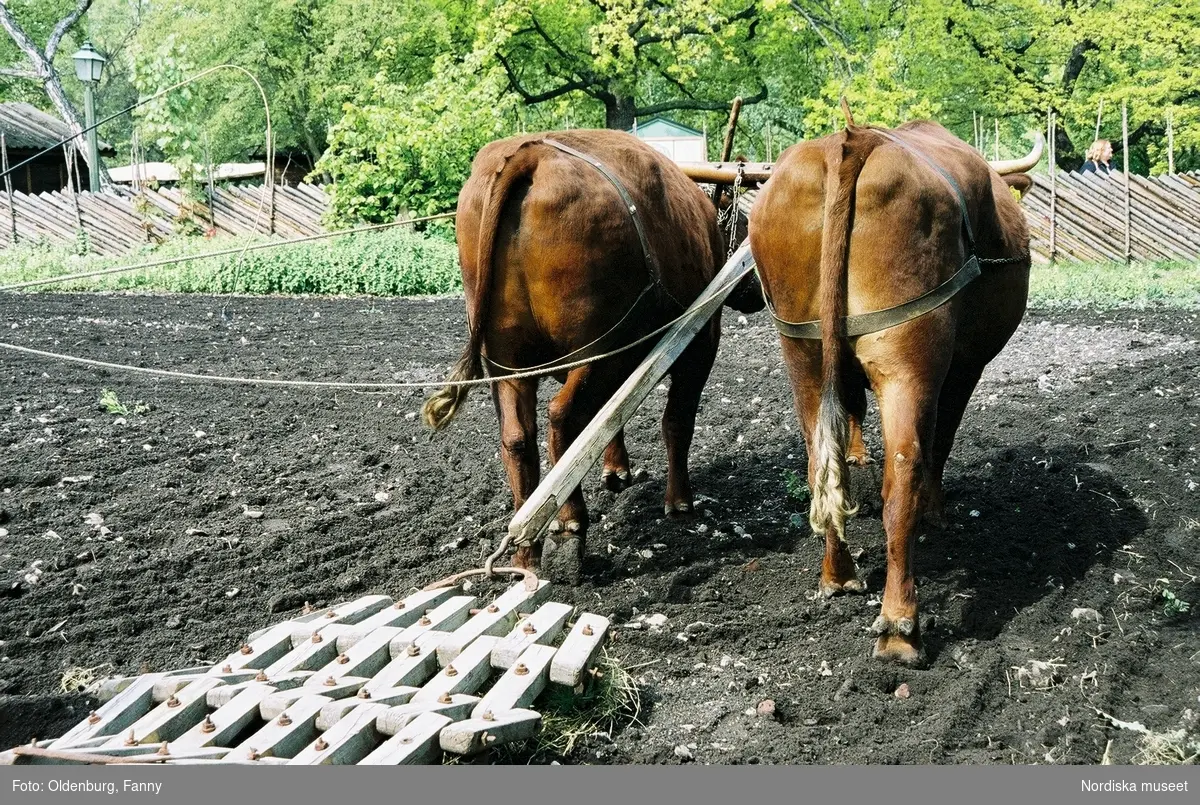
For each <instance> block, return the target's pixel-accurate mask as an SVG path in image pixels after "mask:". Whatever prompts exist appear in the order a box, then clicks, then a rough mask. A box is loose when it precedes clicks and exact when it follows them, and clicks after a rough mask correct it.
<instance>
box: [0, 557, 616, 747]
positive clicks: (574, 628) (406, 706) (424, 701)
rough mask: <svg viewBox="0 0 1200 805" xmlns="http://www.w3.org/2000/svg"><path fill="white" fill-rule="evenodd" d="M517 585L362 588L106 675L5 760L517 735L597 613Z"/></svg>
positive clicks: (582, 664)
mask: <svg viewBox="0 0 1200 805" xmlns="http://www.w3.org/2000/svg"><path fill="white" fill-rule="evenodd" d="M549 593H550V583H549V582H548V581H544V580H543V581H535V582H532V583H527V582H525V581H522V582H518V583H517V584H516V585H514V586H512V587H510V588H509V589H508V590H506V591H505V592H504V593H503V594H501V595H500V596H499V597H498V598H496V599H495V600H494V601H492V602H491V603H490V604H484V603H482V602H480V601H478V600H477V599H476V597H475V596H472V595H466V594H463V590H462V587H461V586H450V587H443V588H440V589H434V590H429V589H427V590H423V591H421V592H418V593H414V594H413V595H410V596H408V597H407V598H404V599H402V600H400V601H393V600H392V599H391V598H389V597H388V596H383V595H370V596H366V597H363V598H359V599H358V600H356V601H348V602H345V603H342V604H339V605H337V606H334V607H330V608H329V609H323V610H319V611H315V612H311V613H308V614H306V615H302V616H300V617H298V618H293V619H291V620H287V621H284V622H282V623H279V624H276V625H274V626H272V627H270V628H267V629H263V630H261V631H258V632H255V633H254V634H252V635H250V636H249V637H248V638H247V640H246V642H245V643H244V644H242V645H241V646H240V647H239V648H237V649H236V650H234V651H233V652H232V653H231V654H230V655H229V656H228V657H226V658H225V659H223V660H221V661H220V662H217V663H215V664H214V665H211V666H208V665H205V666H200V667H197V668H185V669H182V670H178V671H169V672H166V673H150V674H142V675H140V676H133V677H125V678H121V679H116V680H111V681H109V682H107V683H105V685H104V686H103V687H102V688H101V690H100V693H99V698H100V700H101V701H102V702H103V704H102V705H101V706H100V707H99V708H98V709H97V710H95V711H94V712H92V713H90V714H89V715H88V717H87V718H85V719H84V720H83V721H81V722H80V723H79V724H77V725H76V726H75V727H74V728H72V729H71V730H70V731H68V732H67V734H65V735H63V736H62V737H61V738H57V739H54V740H50V741H41V742H38V743H35V744H32V745H30V746H24V747H17V748H15V749H12V750H9V751H8V752H3V753H0V765H3V764H14V763H22V764H26V763H33V764H45V763H84V764H86V763H131V762H132V763H139V762H142V763H144V762H159V763H166V764H170V765H180V764H208V763H234V764H252V765H253V764H257V765H267V764H290V765H322V764H337V765H348V764H359V765H396V764H414V763H438V762H440V761H441V760H442V759H443V757H444V756H446V755H452V756H453V755H474V754H477V753H480V752H484V751H487V750H488V749H491V748H493V747H496V746H499V745H501V744H505V743H508V742H511V741H518V740H522V739H525V738H531V737H533V736H535V735H537V734H538V732H539V731H540V730H541V722H542V717H541V714H540V713H538V712H537V711H536V710H534V709H532V708H533V706H534V704H535V702H536V701H537V699H538V697H539V696H540V695H541V694H542V693H543V692H544V691H546V690H547V688H548V686H554V685H557V686H562V687H563V688H564V689H566V690H579V689H581V686H582V685H583V683H584V682H585V681H586V680H587V678H588V675H589V674H590V673H593V672H594V667H595V664H596V662H597V660H598V658H599V655H600V651H601V649H602V647H603V645H604V641H605V639H606V637H607V636H608V632H609V622H608V619H607V618H604V617H602V616H600V615H596V614H593V613H590V612H583V613H579V614H578V615H576V616H575V617H574V619H573V620H572V615H573V614H574V608H573V607H570V606H568V605H566V604H560V603H556V602H553V601H548V600H547V597H548V595H549Z"/></svg>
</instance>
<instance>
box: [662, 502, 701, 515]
mask: <svg viewBox="0 0 1200 805" xmlns="http://www.w3.org/2000/svg"><path fill="white" fill-rule="evenodd" d="M693 509H695V506H693V505H692V503H691V501H687V500H681V501H678V502H677V503H670V502H668V503H664V504H663V514H665V515H667V516H668V517H680V516H683V515H688V514H691V513H692V510H693Z"/></svg>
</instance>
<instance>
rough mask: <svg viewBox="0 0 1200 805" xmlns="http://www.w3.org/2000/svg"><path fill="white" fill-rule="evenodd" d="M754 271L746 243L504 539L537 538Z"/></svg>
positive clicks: (603, 410)
mask: <svg viewBox="0 0 1200 805" xmlns="http://www.w3.org/2000/svg"><path fill="white" fill-rule="evenodd" d="M753 267H754V257H753V256H752V255H751V254H750V244H749V243H743V244H742V245H741V246H740V247H738V250H737V251H735V252H734V253H733V256H732V257H730V258H729V260H728V261H727V262H726V263H725V265H724V267H723V268H722V269H721V270H720V271H718V272H717V275H716V276H715V277H713V280H712V282H710V283H709V284H708V287H707V288H705V289H704V292H703V293H701V294H700V297H699V298H698V299H697V300H696V301H695V302H693V303H692V304H691V305H690V306H689V307H688V309H687V310H686V311H684V313H683V315H682V316H681V317H680V318H679V320H678V321H676V322H675V324H674V325H672V327H671V329H670V330H668V331H667V332H666V334H664V335H663V337H662V340H661V341H659V342H658V343H657V344H656V345H655V346H654V349H652V350H651V351H650V354H649V355H647V356H646V358H645V360H643V361H642V362H641V364H639V365H638V367H637V368H636V369H634V370H633V373H632V374H631V375H629V378H628V379H627V380H626V381H625V382H624V383H622V384H621V387H620V388H619V389H617V392H616V393H615V394H613V396H612V398H611V399H610V400H609V401H608V402H606V403H605V404H604V406H603V407H601V409H600V411H599V412H598V413H597V414H596V416H595V418H593V419H592V421H591V422H589V423H588V425H587V427H585V428H584V429H583V431H582V432H581V433H580V434H579V435H578V436H577V437H576V438H575V441H573V442H571V446H570V447H568V448H567V450H566V452H564V453H563V454H562V457H561V458H559V460H558V462H557V463H555V465H554V466H553V467H552V468H551V469H550V472H548V473H547V474H546V476H545V477H544V478H543V479H542V482H541V483H540V484H538V486H537V488H536V489H534V490H533V492H532V493H531V494H530V495H529V497H528V498H526V500H525V503H524V504H523V505H522V506H521V508H520V509H518V510H517V513H516V514H515V515H514V516H513V519H512V522H511V523H510V524H509V526H508V534H509V536H510V537H511V538H512V539H514V540H517V541H518V543H520V542H522V541H525V540H532V539H534V538H535V537H536V536H537V535H538V534H539V533H541V531H542V529H543V528H545V526H546V524H547V523H549V522H550V520H551V518H552V517H554V515H555V513H557V512H558V509H559V507H560V506H561V505H562V503H563V502H565V501H566V499H567V497H568V496H569V495H570V494H571V492H572V490H574V489H575V487H577V486H579V482H580V481H582V480H583V477H584V476H585V475H587V473H588V471H589V470H590V469H591V468H592V467H593V466H594V465H595V463H596V462H597V461H599V460H600V457H601V456H602V455H604V450H605V448H606V447H607V446H608V443H609V442H610V441H612V439H613V437H614V436H616V435H617V431H619V430H621V428H623V427H625V425H626V424H627V423H628V422H629V420H630V419H632V418H633V415H634V413H636V412H637V409H638V406H639V405H641V403H642V401H643V400H645V399H646V397H648V396H649V395H650V392H652V391H653V390H654V387H655V386H657V385H658V382H659V380H661V379H662V377H663V375H664V374H666V372H667V370H668V369H670V368H671V364H673V363H674V362H675V359H676V358H678V357H679V355H680V353H682V352H683V350H684V349H685V348H686V347H687V345H688V344H690V343H691V341H692V339H693V338H694V337H695V336H696V333H698V332H699V331H700V328H701V327H703V326H704V324H705V322H707V321H708V320H709V319H711V318H712V317H713V314H714V313H716V312H717V311H718V310H720V308H721V305H722V304H723V303H724V301H725V298H726V297H727V296H729V294H730V293H732V292H733V289H734V287H735V286H736V285H737V282H738V280H740V279H741V278H742V277H744V276H745V275H746V274H747V273H749V272H750V271H751V269H753Z"/></svg>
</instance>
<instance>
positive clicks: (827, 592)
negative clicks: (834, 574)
mask: <svg viewBox="0 0 1200 805" xmlns="http://www.w3.org/2000/svg"><path fill="white" fill-rule="evenodd" d="M817 589H818V590H819V591H820V593H821V597H822V598H833V597H834V596H835V595H837V594H838V593H865V592H866V591H867V585H866V583H865V582H862V581H859V580H858V579H849V580H848V581H843V582H836V581H826V580H825V579H821V583H820V584H819V585H817Z"/></svg>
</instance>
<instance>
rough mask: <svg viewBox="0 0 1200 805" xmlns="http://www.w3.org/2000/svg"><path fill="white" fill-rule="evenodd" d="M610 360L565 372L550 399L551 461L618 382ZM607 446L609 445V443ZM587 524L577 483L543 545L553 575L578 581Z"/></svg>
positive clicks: (604, 400) (590, 417) (618, 379)
mask: <svg viewBox="0 0 1200 805" xmlns="http://www.w3.org/2000/svg"><path fill="white" fill-rule="evenodd" d="M610 364H612V361H611V360H608V361H603V362H598V363H594V364H589V365H587V366H582V367H580V368H578V369H573V370H571V371H570V372H569V373H568V374H567V380H566V383H564V384H563V387H562V388H561V389H559V392H558V394H556V395H554V399H553V400H551V401H550V406H549V412H548V419H549V422H550V433H549V438H548V439H547V446H548V447H549V451H550V461H551V463H555V464H556V463H558V460H559V459H560V458H562V455H563V453H565V452H566V451H567V448H568V447H570V446H571V443H572V442H574V441H575V438H576V437H577V436H578V435H579V433H580V432H581V431H582V430H583V429H584V428H585V427H586V426H587V424H588V422H590V421H591V420H592V418H593V417H594V416H595V415H596V412H597V411H599V410H600V407H601V406H602V405H604V403H605V402H606V401H607V400H608V398H609V396H611V394H612V392H613V391H615V390H616V388H617V386H619V385H620V380H621V378H622V377H623V375H621V374H620V373H618V372H617V371H616V369H618V368H622V367H619V366H612V365H610ZM614 441H616V439H614ZM609 448H610V449H611V448H612V445H611V444H610V445H609ZM587 528H588V511H587V505H586V504H585V503H584V500H583V489H582V488H581V487H578V486H577V487H575V489H574V490H573V491H572V492H571V495H570V496H569V497H568V498H567V501H566V503H564V504H563V506H562V507H561V508H560V509H559V510H558V517H557V518H556V519H555V520H553V521H552V522H551V523H550V529H549V534H548V535H547V537H546V542H545V546H544V548H543V553H542V558H543V560H544V563H545V564H546V565H550V564H552V568H550V569H551V575H552V576H553V577H555V578H558V579H562V580H565V581H569V582H571V583H576V582H577V581H578V579H579V573H580V569H581V566H582V560H583V545H584V537H585V536H586V534H587ZM552 556H553V558H552Z"/></svg>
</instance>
